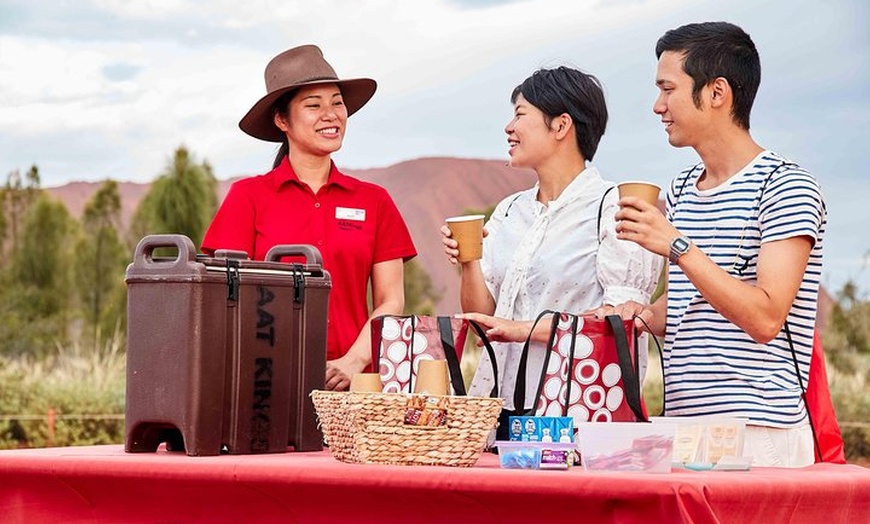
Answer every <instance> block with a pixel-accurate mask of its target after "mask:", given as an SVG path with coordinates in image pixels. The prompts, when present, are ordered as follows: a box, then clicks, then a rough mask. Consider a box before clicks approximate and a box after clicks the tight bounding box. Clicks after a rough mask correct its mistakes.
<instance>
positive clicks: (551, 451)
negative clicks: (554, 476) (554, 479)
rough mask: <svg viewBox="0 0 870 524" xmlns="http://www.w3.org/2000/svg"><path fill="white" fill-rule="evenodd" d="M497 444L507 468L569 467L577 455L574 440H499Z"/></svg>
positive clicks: (500, 461) (502, 462) (500, 458)
mask: <svg viewBox="0 0 870 524" xmlns="http://www.w3.org/2000/svg"><path fill="white" fill-rule="evenodd" d="M495 446H496V447H498V459H499V464H500V465H501V467H503V468H506V469H568V468H569V467H571V466H572V465H573V464H574V459H575V456H576V449H575V447H574V443H573V442H534V441H525V442H521V441H516V440H497V441H496V442H495Z"/></svg>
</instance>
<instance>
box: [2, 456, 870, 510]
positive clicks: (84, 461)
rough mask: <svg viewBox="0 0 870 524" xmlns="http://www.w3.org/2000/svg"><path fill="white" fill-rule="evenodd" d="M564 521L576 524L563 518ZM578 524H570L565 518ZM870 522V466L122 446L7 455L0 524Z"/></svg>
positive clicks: (4, 464)
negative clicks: (709, 465) (505, 462)
mask: <svg viewBox="0 0 870 524" xmlns="http://www.w3.org/2000/svg"><path fill="white" fill-rule="evenodd" d="M560 518H565V519H566V520H554V519H560ZM568 519H570V520H568ZM580 520H582V521H583V522H602V521H603V522H607V521H617V522H642V523H643V524H651V523H671V522H717V523H719V522H739V523H746V522H762V523H764V524H774V523H781V522H807V523H819V522H823V523H825V524H834V523H839V522H842V523H849V524H854V523H859V522H861V523H863V522H870V470H868V469H865V468H862V467H859V466H855V465H833V464H817V465H814V466H812V467H809V468H805V469H800V470H786V469H773V468H756V469H753V470H752V471H749V472H713V471H708V472H690V471H674V472H672V473H669V474H660V475H652V474H630V473H592V472H584V471H583V470H582V468H580V467H575V468H573V469H572V470H570V471H525V470H505V469H500V468H499V467H498V461H497V457H496V456H494V455H490V454H488V453H485V454H484V455H483V456H482V457H481V459H480V461H479V462H478V464H477V465H476V466H475V467H473V468H448V467H409V466H380V465H362V464H343V463H341V462H337V461H336V460H334V459H333V458H332V456H331V455H330V454H329V452H328V451H324V452H321V453H285V454H274V455H245V456H228V455H225V456H219V457H187V456H186V455H184V454H182V453H169V452H165V451H159V452H157V453H145V454H126V453H124V452H123V449H122V448H121V446H94V447H80V448H49V449H35V450H15V451H2V452H0V522H3V523H16V522H26V523H29V524H30V523H41V522H49V523H52V524H57V523H61V522H113V523H114V522H130V523H158V522H160V523H165V522H184V523H188V522H210V523H221V522H227V523H230V522H232V523H236V522H257V523H270V522H281V523H288V522H290V523H295V522H300V523H334V522H344V523H351V522H363V523H365V522H377V523H379V524H383V523H388V522H401V523H403V524H417V523H427V522H433V523H434V522H437V523H439V524H445V523H451V524H452V523H454V522H471V523H474V524H486V523H495V522H521V523H523V524H531V523H535V522H552V523H556V522H578V521H580Z"/></svg>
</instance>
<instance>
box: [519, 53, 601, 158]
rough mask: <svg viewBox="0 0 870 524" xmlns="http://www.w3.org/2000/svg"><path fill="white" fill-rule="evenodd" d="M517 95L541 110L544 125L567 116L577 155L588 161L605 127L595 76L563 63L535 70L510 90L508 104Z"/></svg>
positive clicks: (599, 89)
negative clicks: (570, 122) (554, 66)
mask: <svg viewBox="0 0 870 524" xmlns="http://www.w3.org/2000/svg"><path fill="white" fill-rule="evenodd" d="M520 94H522V95H523V98H525V99H526V100H527V101H528V102H529V103H530V104H532V105H533V106H535V107H537V108H538V109H539V110H541V112H542V113H544V116H545V117H546V122H547V125H548V126H549V125H550V122H552V120H553V119H554V118H556V117H557V116H559V115H561V114H563V113H567V114H568V115H570V116H571V120H573V121H574V135H575V137H576V139H577V147H578V148H579V149H580V154H582V155H583V158H585V159H586V160H592V157H594V156H595V152H596V151H597V150H598V143H599V142H600V141H601V137H602V136H603V135H604V130H605V129H606V128H607V103H606V102H605V101H604V91H603V90H602V88H601V82H599V81H598V79H597V78H595V77H594V76H593V75H590V74H588V73H584V72H583V71H579V70H577V69H572V68H570V67H564V66H560V67H557V68H555V69H539V70H537V71H535V72H534V73H532V76H530V77H528V78H526V79H525V80H524V81H523V83H522V84H520V85H518V86H517V87H516V88H515V89H514V91H513V93H512V94H511V103H515V102H516V101H517V97H518V96H519V95H520Z"/></svg>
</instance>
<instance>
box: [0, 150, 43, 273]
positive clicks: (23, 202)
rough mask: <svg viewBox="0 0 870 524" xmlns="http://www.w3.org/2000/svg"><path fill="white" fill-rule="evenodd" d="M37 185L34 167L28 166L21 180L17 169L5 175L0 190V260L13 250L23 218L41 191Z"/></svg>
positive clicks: (37, 178) (37, 171) (36, 174)
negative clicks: (4, 180)
mask: <svg viewBox="0 0 870 524" xmlns="http://www.w3.org/2000/svg"><path fill="white" fill-rule="evenodd" d="M39 184H40V182H39V168H38V167H36V165H33V166H30V169H28V170H27V173H26V174H25V177H24V179H23V180H22V178H21V173H20V172H19V171H18V170H17V169H16V170H14V171H12V172H10V173H9V174H8V175H6V183H5V184H4V186H3V188H2V189H0V204H2V207H0V258H3V255H4V254H6V253H11V252H13V251H14V250H15V246H16V245H17V243H18V239H19V236H20V229H21V226H22V223H23V221H24V217H25V215H26V214H27V211H28V209H29V208H30V206H31V205H32V204H33V201H34V200H35V199H36V197H37V196H38V195H39V193H40V191H41V190H40V187H39ZM7 234H8V237H9V238H8V242H6V240H7V238H6V237H7ZM4 247H5V249H3V248H4Z"/></svg>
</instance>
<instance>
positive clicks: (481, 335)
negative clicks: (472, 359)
mask: <svg viewBox="0 0 870 524" xmlns="http://www.w3.org/2000/svg"><path fill="white" fill-rule="evenodd" d="M468 325H469V326H471V328H472V329H474V333H475V334H476V335H477V336H478V338H480V341H481V342H483V347H484V348H486V354H487V355H489V361H490V363H491V364H492V380H493V385H492V390H491V391H490V392H489V396H490V398H496V397H498V362H496V361H495V350H493V349H492V343H491V342H490V341H489V337H487V336H486V332H485V331H484V330H483V328H482V327H480V324H478V323H477V322H474V321H473V320H469V321H468Z"/></svg>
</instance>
